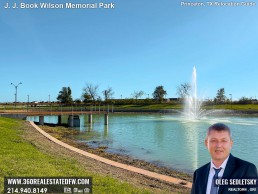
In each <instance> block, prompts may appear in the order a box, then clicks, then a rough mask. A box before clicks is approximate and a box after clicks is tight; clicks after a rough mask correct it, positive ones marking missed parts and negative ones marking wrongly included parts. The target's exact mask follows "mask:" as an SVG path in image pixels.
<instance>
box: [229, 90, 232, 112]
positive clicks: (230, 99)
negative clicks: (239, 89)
mask: <svg viewBox="0 0 258 194" xmlns="http://www.w3.org/2000/svg"><path fill="white" fill-rule="evenodd" d="M229 95H230V101H231V103H230V104H231V109H232V94H229Z"/></svg>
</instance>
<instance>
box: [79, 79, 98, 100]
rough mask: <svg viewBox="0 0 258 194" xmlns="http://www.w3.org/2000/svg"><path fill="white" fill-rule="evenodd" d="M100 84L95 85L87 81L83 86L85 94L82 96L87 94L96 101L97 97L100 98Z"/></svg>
mask: <svg viewBox="0 0 258 194" xmlns="http://www.w3.org/2000/svg"><path fill="white" fill-rule="evenodd" d="M98 88H99V86H98V85H93V84H89V83H87V84H86V86H85V87H84V88H83V94H82V96H83V97H85V96H87V97H88V98H89V97H90V98H91V99H92V100H93V102H94V103H95V102H96V99H97V98H98Z"/></svg>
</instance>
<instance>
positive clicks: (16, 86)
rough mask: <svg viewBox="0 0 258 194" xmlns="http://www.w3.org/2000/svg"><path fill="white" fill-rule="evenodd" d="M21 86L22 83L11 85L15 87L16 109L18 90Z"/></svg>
mask: <svg viewBox="0 0 258 194" xmlns="http://www.w3.org/2000/svg"><path fill="white" fill-rule="evenodd" d="M20 84H22V83H21V82H20V83H18V84H17V85H15V84H13V83H11V85H13V86H14V88H15V101H14V102H15V107H16V103H17V88H18V86H19V85H20Z"/></svg>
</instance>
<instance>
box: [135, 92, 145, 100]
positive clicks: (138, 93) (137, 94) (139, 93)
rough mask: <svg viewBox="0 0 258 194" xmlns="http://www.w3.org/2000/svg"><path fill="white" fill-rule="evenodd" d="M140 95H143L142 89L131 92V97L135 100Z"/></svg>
mask: <svg viewBox="0 0 258 194" xmlns="http://www.w3.org/2000/svg"><path fill="white" fill-rule="evenodd" d="M142 95H144V92H143V91H142V90H140V91H134V92H133V94H132V96H133V98H135V99H136V100H137V99H138V98H140V97H142Z"/></svg>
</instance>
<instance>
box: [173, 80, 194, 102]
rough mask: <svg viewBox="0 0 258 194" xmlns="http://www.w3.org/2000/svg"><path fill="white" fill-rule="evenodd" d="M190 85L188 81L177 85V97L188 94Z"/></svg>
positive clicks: (184, 96)
mask: <svg viewBox="0 0 258 194" xmlns="http://www.w3.org/2000/svg"><path fill="white" fill-rule="evenodd" d="M191 89H192V88H191V85H190V84H189V83H184V84H181V85H180V86H178V87H177V95H178V97H179V98H181V99H184V98H186V97H187V96H189V92H190V91H191Z"/></svg>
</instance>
